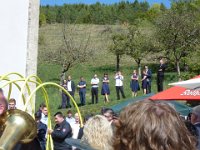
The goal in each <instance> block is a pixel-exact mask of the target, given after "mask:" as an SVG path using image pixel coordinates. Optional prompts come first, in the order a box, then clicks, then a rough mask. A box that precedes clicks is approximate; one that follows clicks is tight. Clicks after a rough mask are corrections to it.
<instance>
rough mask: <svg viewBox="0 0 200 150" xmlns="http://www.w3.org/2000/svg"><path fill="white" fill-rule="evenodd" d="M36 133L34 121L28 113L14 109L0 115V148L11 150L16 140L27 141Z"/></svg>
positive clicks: (1, 149)
mask: <svg viewBox="0 0 200 150" xmlns="http://www.w3.org/2000/svg"><path fill="white" fill-rule="evenodd" d="M36 135H37V126H36V122H35V120H34V119H33V118H32V117H31V116H30V115H29V114H28V113H26V112H24V111H21V110H18V109H14V110H8V111H7V112H6V113H4V115H2V116H0V136H1V137H0V150H12V149H13V147H14V146H15V145H16V144H17V143H18V142H22V143H29V142H31V141H32V140H33V139H34V138H35V137H36Z"/></svg>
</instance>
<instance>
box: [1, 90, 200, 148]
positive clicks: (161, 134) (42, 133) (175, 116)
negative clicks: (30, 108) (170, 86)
mask: <svg viewBox="0 0 200 150" xmlns="http://www.w3.org/2000/svg"><path fill="white" fill-rule="evenodd" d="M9 102H10V103H12V105H11V104H10V105H9ZM13 104H15V100H13V99H11V100H10V101H7V100H6V98H5V97H4V96H3V91H2V90H1V91H0V117H1V115H3V114H4V113H5V112H6V111H7V109H16V107H15V105H14V106H13ZM47 112H48V110H47V107H46V106H45V105H44V104H41V105H40V108H39V110H38V111H37V112H36V113H35V120H36V123H37V128H38V131H37V138H36V140H37V141H39V144H40V147H41V150H44V149H45V146H46V137H47V134H50V135H51V136H52V138H53V142H54V150H72V149H73V150H79V149H85V150H175V149H177V150H197V149H200V136H199V135H200V105H199V106H196V107H194V108H193V110H192V112H191V114H190V115H189V116H188V117H187V118H185V117H182V116H181V115H180V114H179V113H178V112H176V110H175V109H174V107H172V106H171V105H169V104H168V103H165V102H156V101H150V100H143V101H139V102H135V103H133V104H130V105H128V106H127V107H125V108H124V109H123V110H122V111H121V112H120V114H118V115H117V114H116V113H115V112H114V111H113V110H112V109H110V108H103V109H102V110H101V111H100V113H99V114H98V115H88V116H86V117H85V119H84V120H85V121H84V123H83V126H81V123H80V116H79V115H78V113H75V114H74V115H73V113H72V111H71V110H68V112H67V116H66V117H65V116H64V115H63V113H62V112H57V113H56V114H55V115H54V120H55V127H54V129H49V128H48V126H47V125H48V124H47V120H48V115H47V114H48V113H47ZM73 116H74V117H73ZM0 133H1V134H2V131H1V132H0ZM1 134H0V136H1ZM19 150H22V149H19ZM30 150H31V149H30Z"/></svg>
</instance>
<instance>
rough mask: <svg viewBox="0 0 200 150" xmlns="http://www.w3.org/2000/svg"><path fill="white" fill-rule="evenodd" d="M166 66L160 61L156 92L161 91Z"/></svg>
mask: <svg viewBox="0 0 200 150" xmlns="http://www.w3.org/2000/svg"><path fill="white" fill-rule="evenodd" d="M165 68H166V65H165V64H164V61H163V59H160V65H159V67H158V71H157V87H158V92H161V91H163V81H164V72H165Z"/></svg>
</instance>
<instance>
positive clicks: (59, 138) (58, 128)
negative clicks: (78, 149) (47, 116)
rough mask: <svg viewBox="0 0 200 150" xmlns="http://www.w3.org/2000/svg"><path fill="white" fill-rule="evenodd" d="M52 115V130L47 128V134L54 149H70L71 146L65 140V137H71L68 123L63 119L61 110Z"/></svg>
mask: <svg viewBox="0 0 200 150" xmlns="http://www.w3.org/2000/svg"><path fill="white" fill-rule="evenodd" d="M54 117H55V123H56V125H55V127H54V130H52V129H48V134H51V136H52V138H53V143H54V150H71V149H72V148H71V146H70V145H68V144H67V143H66V142H65V139H66V138H70V137H72V129H71V126H70V124H69V123H67V122H66V121H65V118H64V116H63V114H62V113H61V112H57V113H56V114H55V115H54Z"/></svg>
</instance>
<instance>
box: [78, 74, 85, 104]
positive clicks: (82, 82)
mask: <svg viewBox="0 0 200 150" xmlns="http://www.w3.org/2000/svg"><path fill="white" fill-rule="evenodd" d="M77 87H78V88H79V96H80V102H81V106H84V105H85V103H86V97H85V96H86V82H85V80H84V78H83V77H80V82H79V83H78V85H77Z"/></svg>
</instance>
